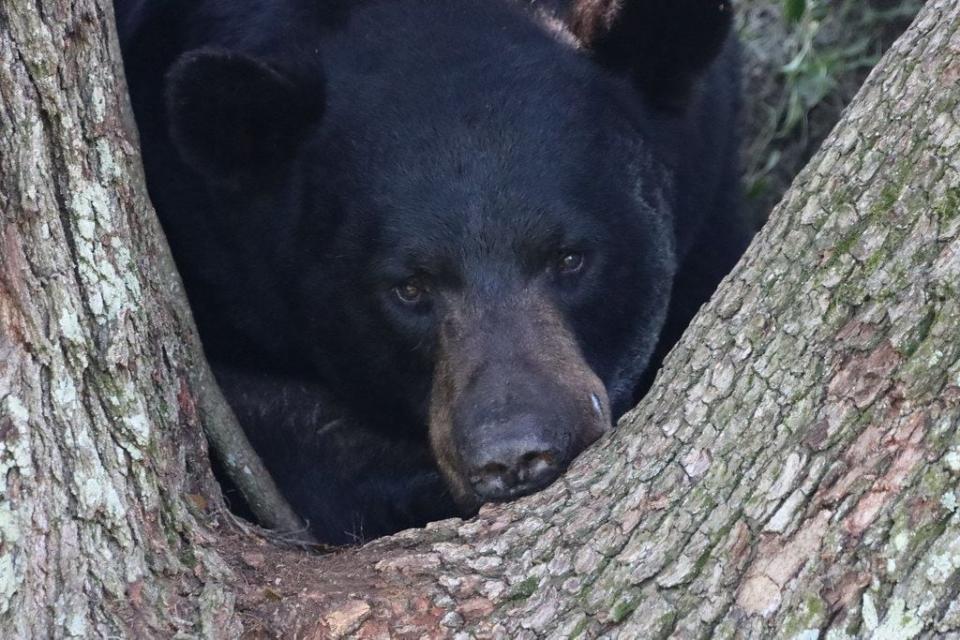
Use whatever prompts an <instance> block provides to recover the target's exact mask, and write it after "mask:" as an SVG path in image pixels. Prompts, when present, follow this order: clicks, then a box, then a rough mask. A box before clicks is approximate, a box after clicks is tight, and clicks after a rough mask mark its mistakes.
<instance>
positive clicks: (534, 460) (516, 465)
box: [469, 434, 563, 502]
mask: <svg viewBox="0 0 960 640" xmlns="http://www.w3.org/2000/svg"><path fill="white" fill-rule="evenodd" d="M560 458H561V453H560V450H559V449H558V448H557V447H554V446H551V445H550V443H548V442H546V441H545V440H544V439H542V438H538V437H536V436H535V435H530V434H524V435H521V436H519V437H513V438H505V439H502V440H499V441H498V442H497V443H496V444H494V445H493V446H488V447H486V448H485V449H484V450H483V453H482V455H481V456H478V457H477V459H476V460H473V461H471V462H472V464H470V471H469V478H470V484H471V485H472V486H473V490H474V491H475V492H476V493H477V495H478V496H479V497H480V499H481V500H483V501H486V502H491V501H492V502H496V501H501V500H510V499H513V498H518V497H520V496H524V495H527V494H529V493H534V492H535V491H539V490H540V489H542V488H544V487H546V486H547V485H548V484H550V483H551V482H553V481H554V480H556V479H557V477H558V476H559V475H560V472H561V471H562V469H563V467H562V465H561V464H560Z"/></svg>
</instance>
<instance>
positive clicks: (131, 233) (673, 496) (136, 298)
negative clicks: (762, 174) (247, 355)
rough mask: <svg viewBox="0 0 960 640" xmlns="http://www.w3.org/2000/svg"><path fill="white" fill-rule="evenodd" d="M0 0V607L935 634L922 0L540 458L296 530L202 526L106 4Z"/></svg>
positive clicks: (70, 629)
mask: <svg viewBox="0 0 960 640" xmlns="http://www.w3.org/2000/svg"><path fill="white" fill-rule="evenodd" d="M26 4H27V3H18V2H14V1H13V0H0V100H2V103H0V107H2V108H0V132H2V135H0V471H2V474H3V475H2V478H3V482H2V484H0V636H2V637H11V638H14V637H15V638H21V637H22V638H31V637H47V636H56V637H66V636H78V637H96V636H114V637H116V636H121V637H138V638H139V637H171V636H174V635H176V634H180V635H181V636H202V637H229V636H234V635H236V634H238V633H240V622H241V621H242V622H243V627H244V631H245V632H246V633H247V634H248V635H250V636H274V635H275V636H282V637H314V638H323V637H343V636H347V635H357V636H361V637H421V636H423V635H426V636H428V637H444V636H451V637H464V638H465V637H470V636H500V637H505V638H507V637H509V638H534V637H568V636H575V635H578V634H579V635H582V636H584V637H596V636H601V635H607V636H609V637H624V638H646V637H659V636H670V635H672V636H674V637H678V638H686V637H708V636H717V637H726V636H766V637H778V638H779V637H787V638H789V637H797V638H815V637H828V638H844V637H874V638H894V637H896V638H908V637H915V636H918V635H925V636H928V637H932V636H935V635H939V636H941V637H943V636H949V635H950V634H953V636H954V637H960V605H958V604H957V601H958V591H960V512H958V505H957V502H958V489H957V484H958V479H960V435H958V426H960V295H958V293H960V292H958V291H957V288H958V282H960V188H958V185H960V6H958V5H957V4H956V2H955V0H931V2H930V3H929V4H928V6H927V7H926V9H925V10H924V12H923V14H922V15H921V17H920V18H919V20H918V22H917V23H916V24H915V26H914V27H913V28H912V29H911V30H910V31H909V32H908V34H907V35H906V36H904V38H902V39H901V40H900V41H899V43H898V44H897V46H896V47H895V49H894V50H893V51H892V52H891V53H890V54H889V56H888V57H887V58H886V59H885V61H884V62H883V63H882V64H881V65H880V67H879V68H878V69H877V70H876V71H875V72H874V74H873V75H872V76H871V78H870V80H869V81H868V83H867V85H866V87H865V88H864V90H863V92H862V93H861V94H860V96H859V97H858V98H857V100H856V101H855V105H854V106H853V108H852V109H851V110H850V111H849V112H848V113H847V115H846V117H845V119H844V121H843V122H842V123H841V125H840V126H839V128H838V129H837V131H836V132H835V133H834V135H833V136H831V138H830V139H829V140H828V141H827V143H826V145H825V148H824V149H823V151H821V153H820V154H818V155H817V157H816V158H815V159H814V161H813V162H812V163H811V165H810V167H809V168H808V169H807V170H805V171H804V173H803V174H802V175H801V177H800V178H799V180H798V182H797V184H796V186H795V187H794V189H793V190H792V191H791V192H790V194H788V196H787V198H786V200H785V202H784V203H783V204H782V205H781V206H780V207H779V208H778V209H777V211H776V212H775V213H774V215H773V217H772V219H771V222H770V224H769V225H768V226H767V228H766V229H765V230H764V231H763V232H762V234H761V236H760V237H759V238H758V240H757V242H756V243H755V244H754V245H753V247H752V248H751V250H750V252H749V254H748V256H747V258H746V259H745V260H744V261H743V263H742V264H741V265H740V266H739V267H738V269H737V270H736V272H735V273H734V274H732V275H731V277H730V278H729V279H728V280H727V282H726V283H725V285H724V286H723V287H722V289H721V291H720V292H719V294H718V296H717V297H716V298H715V300H714V302H713V303H711V305H709V307H708V308H707V309H705V311H704V312H703V313H702V314H701V315H700V316H699V317H698V319H697V320H696V321H695V323H694V326H693V327H692V328H691V330H690V332H689V333H688V335H687V336H686V338H685V339H684V340H683V342H682V343H681V345H680V346H679V347H678V349H677V350H675V352H674V353H673V354H672V355H671V356H670V357H669V358H668V361H667V363H666V366H665V369H664V371H663V373H662V375H661V376H660V378H659V380H658V383H657V384H656V385H655V388H654V390H653V392H652V393H651V395H650V396H649V397H648V398H647V399H646V400H645V401H644V402H643V403H642V404H641V406H640V407H638V408H637V409H636V410H635V411H633V412H632V413H631V414H630V415H629V416H628V417H627V418H626V419H625V420H624V421H623V422H622V423H621V426H620V428H619V429H618V430H617V431H616V432H615V433H614V434H613V435H612V436H611V437H608V438H606V439H605V440H604V441H603V442H601V443H600V444H599V445H598V446H596V447H594V448H593V449H591V450H590V451H589V452H588V453H587V454H586V455H584V456H583V457H582V458H581V459H580V460H579V461H578V462H577V463H576V465H575V466H574V468H573V469H572V470H571V472H570V473H569V474H567V476H565V477H564V478H563V479H562V480H561V481H560V482H558V483H557V484H556V485H555V486H553V487H552V488H550V489H549V490H547V491H545V492H542V493H541V494H538V495H536V496H532V497H530V498H527V499H525V500H523V501H520V502H518V503H515V504H512V505H507V506H500V507H495V508H488V509H485V510H484V512H483V513H482V514H481V516H480V517H479V518H477V519H475V520H474V521H471V522H467V523H463V522H461V521H457V520H452V521H445V522H441V523H436V524H434V525H432V526H431V527H429V528H428V529H427V530H425V531H413V532H408V533H405V534H402V535H400V536H396V537H394V538H390V539H385V540H382V541H379V542H376V543H374V544H371V545H368V546H367V547H364V548H362V549H359V550H354V551H347V552H341V553H337V554H330V555H326V556H317V555H309V554H305V553H297V552H293V551H287V550H282V549H278V548H276V547H274V546H272V545H270V544H269V543H267V542H264V541H262V540H259V539H256V538H252V537H250V536H247V535H245V534H242V533H236V532H233V533H230V532H225V531H222V530H221V531H215V530H214V528H215V526H216V523H217V521H216V520H215V519H214V518H212V517H211V516H210V515H209V513H207V512H206V510H207V509H210V508H215V505H216V504H217V503H215V502H214V500H215V499H216V498H215V497H213V494H214V493H215V492H213V491H211V490H210V488H209V486H208V483H209V475H208V473H207V472H206V470H205V469H206V466H207V465H206V458H205V449H204V445H203V442H202V438H201V436H200V429H199V425H198V422H199V419H200V418H199V417H198V415H200V414H199V412H198V410H197V406H198V402H199V401H198V398H202V397H203V395H202V393H200V391H201V388H202V386H203V382H202V379H201V380H199V381H198V379H197V378H196V375H197V374H196V373H194V372H195V371H196V367H197V366H200V365H202V360H201V359H200V358H199V357H198V355H197V353H198V352H197V350H196V345H195V343H194V342H193V340H194V338H193V337H192V335H193V334H192V329H191V328H190V327H189V322H188V320H186V319H185V316H184V315H183V313H182V300H183V297H182V292H181V291H180V289H179V285H176V284H172V283H176V278H175V277H173V276H172V275H171V274H170V273H169V272H168V271H167V269H168V265H169V262H168V261H167V257H166V255H167V254H166V249H165V248H164V247H163V245H162V241H161V236H160V234H159V232H158V230H157V226H156V222H155V220H154V219H153V217H152V216H151V215H150V214H149V207H148V206H147V205H146V204H145V202H144V199H143V193H144V192H143V188H142V180H141V176H140V175H139V169H138V168H137V167H138V165H137V161H136V152H135V149H134V147H133V146H132V145H131V143H130V140H131V139H132V138H130V137H128V132H129V131H130V130H131V129H130V128H129V120H128V119H124V117H123V116H122V115H121V114H125V113H126V107H125V106H124V101H123V100H122V99H120V98H118V96H119V95H121V94H122V90H121V86H120V85H119V84H118V81H117V80H116V76H115V75H114V72H113V70H114V69H115V63H116V60H117V58H116V53H115V49H114V48H113V47H112V46H107V44H105V43H112V42H113V35H112V33H111V32H110V31H109V29H108V28H107V27H106V25H108V24H109V21H108V17H109V16H107V15H105V13H104V11H103V8H102V6H100V5H98V4H96V3H94V2H93V1H92V0H89V1H88V0H75V1H74V2H68V1H66V0H46V1H41V2H38V3H30V6H29V7H28V6H26ZM198 394H199V395H198ZM216 549H220V550H221V551H220V552H217V551H216ZM222 559H223V560H225V561H226V562H224V561H223V560H222ZM234 598H236V599H234Z"/></svg>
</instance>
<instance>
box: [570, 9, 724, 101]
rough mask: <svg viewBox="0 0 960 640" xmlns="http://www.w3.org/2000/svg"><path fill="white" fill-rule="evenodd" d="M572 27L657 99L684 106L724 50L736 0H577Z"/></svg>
mask: <svg viewBox="0 0 960 640" xmlns="http://www.w3.org/2000/svg"><path fill="white" fill-rule="evenodd" d="M568 22H569V27H570V29H571V31H572V32H573V33H574V35H575V36H576V37H577V38H578V39H579V41H580V42H581V43H582V45H583V46H584V47H585V48H586V49H587V50H588V51H590V52H591V53H592V54H593V55H594V56H595V57H596V58H597V59H598V60H599V61H600V62H602V63H603V64H606V65H608V66H611V67H614V68H616V69H622V70H625V71H629V72H630V73H632V74H633V75H634V77H635V79H636V81H637V83H638V85H639V86H640V88H641V90H643V91H644V93H645V94H646V95H647V96H648V97H649V98H650V99H651V100H653V101H654V103H656V104H661V105H665V106H674V107H682V106H683V104H684V103H685V101H686V99H687V97H688V96H689V94H690V90H691V88H692V86H693V84H694V83H695V82H696V81H697V79H698V78H699V77H700V76H701V74H703V73H704V72H705V71H706V69H707V67H708V66H709V65H710V63H711V62H713V60H714V58H716V57H717V55H719V53H720V51H721V50H722V49H723V45H724V43H725V42H726V40H727V36H728V35H729V33H730V27H731V24H732V22H733V8H732V6H731V0H575V1H574V2H573V3H572V6H571V9H570V16H569V20H568Z"/></svg>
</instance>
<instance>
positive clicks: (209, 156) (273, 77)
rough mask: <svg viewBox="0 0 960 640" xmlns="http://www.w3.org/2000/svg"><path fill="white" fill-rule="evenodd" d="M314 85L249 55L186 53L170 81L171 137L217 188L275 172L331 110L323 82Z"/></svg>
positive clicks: (211, 51)
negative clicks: (325, 101) (326, 106)
mask: <svg viewBox="0 0 960 640" xmlns="http://www.w3.org/2000/svg"><path fill="white" fill-rule="evenodd" d="M311 84H312V85H314V86H311V87H310V88H309V89H306V88H304V87H303V86H301V85H299V84H298V83H296V82H294V80H293V79H291V78H290V77H288V76H286V75H284V74H282V73H281V72H280V71H278V70H277V69H275V68H273V67H272V66H270V65H269V64H267V63H266V62H263V61H261V60H258V59H256V58H253V57H251V56H247V55H245V54H240V53H235V52H230V51H224V50H219V49H199V50H196V51H191V52H188V53H185V54H184V55H183V56H181V57H180V58H179V59H178V60H177V62H176V63H175V64H174V65H173V67H172V68H171V69H170V72H169V73H168V74H167V79H166V102H167V116H168V119H169V127H170V136H171V138H172V140H173V143H174V145H175V146H176V148H177V150H178V151H179V152H180V155H181V157H182V158H183V160H184V162H186V163H187V164H188V165H190V167H191V168H193V169H194V170H195V171H197V172H199V173H200V174H201V175H203V176H205V177H207V178H210V179H212V180H215V181H217V182H236V181H238V180H241V179H243V178H248V177H254V176H256V175H259V174H261V173H262V172H264V171H270V170H275V169H277V168H280V167H282V166H283V164H284V161H285V160H289V159H290V157H291V155H292V154H293V153H294V152H295V151H296V147H297V145H298V143H299V141H300V140H301V139H302V136H303V133H304V131H305V130H306V129H307V127H309V126H310V124H311V123H313V122H315V121H316V120H318V119H319V117H320V115H321V113H322V111H323V96H322V93H323V89H322V86H321V83H320V82H315V83H313V82H312V83H311Z"/></svg>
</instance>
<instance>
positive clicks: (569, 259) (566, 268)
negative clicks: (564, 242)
mask: <svg viewBox="0 0 960 640" xmlns="http://www.w3.org/2000/svg"><path fill="white" fill-rule="evenodd" d="M583 263H584V259H583V254H582V253H580V252H578V251H562V252H561V253H560V259H559V260H558V261H557V271H558V272H559V273H560V275H564V276H570V275H574V274H576V273H580V272H581V271H582V270H583Z"/></svg>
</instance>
